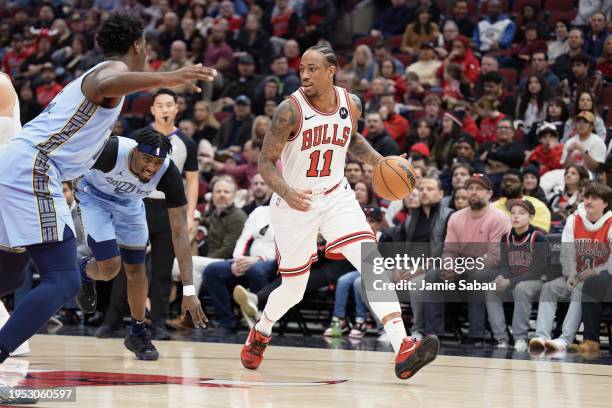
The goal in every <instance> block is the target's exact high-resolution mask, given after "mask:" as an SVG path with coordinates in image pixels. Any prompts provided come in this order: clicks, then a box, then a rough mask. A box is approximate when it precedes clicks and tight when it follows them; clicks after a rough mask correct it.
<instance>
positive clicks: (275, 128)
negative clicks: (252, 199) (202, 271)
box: [241, 45, 439, 379]
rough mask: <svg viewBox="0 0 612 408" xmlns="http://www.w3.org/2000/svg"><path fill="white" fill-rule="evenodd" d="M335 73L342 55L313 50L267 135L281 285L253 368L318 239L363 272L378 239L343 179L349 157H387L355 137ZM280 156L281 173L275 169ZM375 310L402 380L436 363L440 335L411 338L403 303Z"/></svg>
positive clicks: (249, 360)
mask: <svg viewBox="0 0 612 408" xmlns="http://www.w3.org/2000/svg"><path fill="white" fill-rule="evenodd" d="M335 72H336V56H335V55H334V52H333V51H332V50H331V49H330V48H329V47H327V46H324V45H316V46H314V47H311V48H310V49H308V50H307V51H306V52H305V53H304V55H303V56H302V60H301V62H300V76H301V79H302V87H301V88H300V89H298V90H297V91H296V92H294V93H293V94H292V95H291V96H290V97H289V98H288V99H286V100H285V101H284V102H282V103H281V104H280V105H279V107H278V109H277V110H276V112H275V113H274V118H273V119H272V126H271V129H270V130H269V131H268V133H267V134H266V137H265V138H264V145H263V150H262V154H261V156H260V159H259V172H260V174H261V175H262V177H263V178H264V180H265V181H266V184H268V185H269V186H270V187H271V188H272V190H273V191H274V194H273V196H272V199H271V201H270V211H271V222H272V226H273V228H274V231H275V232H276V240H275V241H276V245H277V253H278V257H279V269H278V270H279V272H280V273H281V274H282V277H283V280H282V284H281V285H280V286H279V287H278V288H277V289H275V290H274V291H273V292H272V294H270V298H269V299H268V303H267V304H266V307H265V309H264V311H263V314H262V317H261V319H260V320H259V321H258V322H257V324H256V325H255V327H254V328H253V329H252V330H251V332H250V333H249V336H248V338H247V340H246V343H245V344H244V346H243V348H242V352H241V360H242V364H243V365H244V366H245V367H246V368H249V369H253V370H254V369H256V368H257V367H259V365H260V364H261V362H262V360H263V354H264V351H265V349H266V346H267V345H268V343H269V342H270V335H271V332H272V326H273V325H274V323H275V322H276V321H278V320H279V319H280V318H281V317H282V316H283V315H284V314H285V313H286V312H287V311H288V310H289V309H290V308H291V307H293V306H294V305H295V304H297V303H298V302H299V301H300V300H301V299H302V296H303V294H304V290H305V288H306V282H307V281H308V275H309V271H310V265H311V264H312V263H313V262H315V261H316V253H317V246H316V241H317V234H318V233H319V232H320V233H321V234H322V235H323V237H324V238H325V239H326V241H327V242H328V244H327V246H326V248H325V253H326V255H327V256H328V257H330V258H340V257H345V258H346V259H348V260H349V261H350V262H351V263H352V264H353V265H354V266H355V267H356V268H357V269H358V270H361V243H363V242H376V237H375V235H374V233H373V232H372V229H371V228H370V226H369V224H368V222H367V220H366V217H365V215H364V213H363V211H362V210H361V208H360V206H359V204H358V203H357V201H356V199H355V193H354V192H353V191H352V189H351V188H350V186H349V184H348V181H347V180H346V179H345V178H344V164H345V161H346V154H347V152H350V153H351V154H352V155H353V156H355V157H356V158H358V159H360V160H361V161H363V162H364V163H367V164H370V165H372V166H375V165H376V164H377V163H378V162H379V161H380V160H382V156H381V155H380V154H378V153H377V152H376V151H375V150H374V149H373V148H372V147H371V146H370V145H369V144H368V143H367V142H366V140H365V139H364V137H363V136H362V135H360V134H359V133H357V120H358V118H359V117H360V116H361V112H362V109H361V104H360V102H359V98H357V97H356V96H354V95H349V93H348V92H347V91H346V90H345V89H343V88H340V87H336V86H333V79H334V73H335ZM278 159H281V160H282V163H283V172H282V174H280V173H279V172H278V171H277V168H276V162H277V160H278ZM370 306H371V309H372V310H373V312H374V313H375V314H376V316H377V317H378V318H379V319H380V320H381V321H382V322H383V324H384V326H385V331H386V332H387V335H388V337H389V340H390V341H391V344H392V346H393V350H394V351H395V354H396V358H395V373H396V375H397V376H398V377H399V378H403V379H405V378H410V377H412V376H413V375H414V374H415V373H416V372H417V371H418V370H419V369H421V368H422V367H423V366H425V365H426V364H428V363H430V362H431V361H433V360H434V359H435V357H436V355H437V352H438V349H439V341H438V339H437V337H435V336H428V337H426V338H424V339H423V340H422V341H417V340H415V339H413V338H410V337H408V336H406V330H405V328H404V323H403V321H402V318H401V309H400V305H399V302H398V301H397V300H395V301H394V302H371V303H370Z"/></svg>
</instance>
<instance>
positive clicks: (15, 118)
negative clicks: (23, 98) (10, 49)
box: [0, 72, 21, 149]
mask: <svg viewBox="0 0 612 408" xmlns="http://www.w3.org/2000/svg"><path fill="white" fill-rule="evenodd" d="M0 75H4V76H6V74H4V73H3V72H0ZM7 78H8V76H7ZM13 97H14V99H15V103H14V105H13V112H12V115H11V129H10V130H9V132H8V133H3V134H0V149H2V146H4V145H5V144H7V143H8V141H9V140H10V139H11V138H12V137H13V136H14V135H15V134H17V133H18V132H19V131H20V130H21V118H20V114H19V99H18V98H17V93H15V94H14V95H13Z"/></svg>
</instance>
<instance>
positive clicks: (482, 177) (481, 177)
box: [465, 173, 493, 190]
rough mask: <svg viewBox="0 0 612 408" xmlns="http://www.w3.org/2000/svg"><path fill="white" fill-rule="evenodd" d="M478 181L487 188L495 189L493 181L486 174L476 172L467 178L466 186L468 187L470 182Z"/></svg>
mask: <svg viewBox="0 0 612 408" xmlns="http://www.w3.org/2000/svg"><path fill="white" fill-rule="evenodd" d="M472 183H477V184H480V185H481V186H483V187H484V188H486V189H487V190H493V182H492V181H491V179H490V178H489V176H487V175H486V174H482V173H474V175H473V176H472V177H470V178H469V179H467V180H466V182H465V188H468V187H469V186H470V184H472Z"/></svg>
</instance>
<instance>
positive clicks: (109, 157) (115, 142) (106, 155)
mask: <svg viewBox="0 0 612 408" xmlns="http://www.w3.org/2000/svg"><path fill="white" fill-rule="evenodd" d="M118 154H119V139H117V137H116V136H111V137H110V138H109V139H108V141H107V142H106V144H105V145H104V147H103V148H102V153H100V155H99V156H98V159H97V160H96V162H95V163H94V165H93V167H92V169H96V170H100V171H101V172H103V173H108V172H109V171H111V170H112V169H114V168H115V165H116V164H117V155H118Z"/></svg>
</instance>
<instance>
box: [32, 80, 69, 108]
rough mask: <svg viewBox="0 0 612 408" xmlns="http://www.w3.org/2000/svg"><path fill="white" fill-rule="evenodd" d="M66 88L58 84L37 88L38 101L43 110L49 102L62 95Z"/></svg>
mask: <svg viewBox="0 0 612 408" xmlns="http://www.w3.org/2000/svg"><path fill="white" fill-rule="evenodd" d="M63 88H64V87H63V86H61V85H60V84H58V83H57V82H53V83H52V84H50V85H40V86H39V87H38V88H36V100H37V101H38V103H39V104H40V106H42V107H43V108H44V107H46V106H47V105H48V104H49V102H51V101H52V100H53V98H55V95H57V94H58V93H60V92H61V91H62V89H63Z"/></svg>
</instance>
